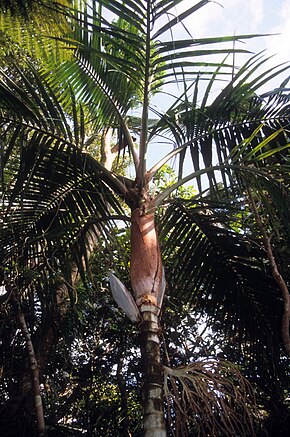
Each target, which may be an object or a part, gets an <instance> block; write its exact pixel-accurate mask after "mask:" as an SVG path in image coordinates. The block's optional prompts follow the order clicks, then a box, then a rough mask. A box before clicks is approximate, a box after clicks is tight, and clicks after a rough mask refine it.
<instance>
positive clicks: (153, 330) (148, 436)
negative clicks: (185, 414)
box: [140, 303, 166, 437]
mask: <svg viewBox="0 0 290 437" xmlns="http://www.w3.org/2000/svg"><path fill="white" fill-rule="evenodd" d="M157 311H158V308H157V307H156V306H155V305H153V304H151V303H148V304H146V303H145V304H142V305H141V306H140V312H141V315H142V323H141V326H140V337H141V363H142V373H143V391H142V402H143V427H144V436H145V437H165V436H166V429H165V420H164V406H163V371H162V365H161V361H160V339H159V334H160V328H159V323H158V319H159V318H158V315H157Z"/></svg>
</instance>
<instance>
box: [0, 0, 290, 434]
mask: <svg viewBox="0 0 290 437" xmlns="http://www.w3.org/2000/svg"><path fill="white" fill-rule="evenodd" d="M179 3H181V2H172V1H169V0H168V1H166V2H156V1H146V2H143V1H140V2H135V3H134V4H129V5H127V6H126V5H124V4H123V2H120V1H113V2H112V1H110V2H102V5H99V4H98V3H97V2H92V3H90V4H88V5H84V6H83V7H82V9H80V10H79V11H76V9H72V10H71V11H69V22H70V25H71V26H72V27H73V33H72V34H71V35H68V36H67V38H65V39H64V38H63V39H62V42H63V43H65V44H67V45H69V46H70V48H71V49H70V52H71V51H72V52H73V54H74V56H73V57H70V58H69V59H68V60H66V61H64V62H62V63H61V64H60V65H56V64H55V58H52V59H51V60H49V59H48V61H47V62H46V64H45V65H43V64H40V66H41V70H40V71H39V69H38V68H36V67H35V66H34V65H33V63H32V62H31V61H28V62H27V64H26V65H25V66H23V67H22V68H19V67H18V66H17V65H16V59H13V56H12V57H11V58H10V63H9V64H7V65H6V66H5V68H4V69H3V70H2V81H1V83H0V95H1V109H2V112H1V131H2V142H1V144H2V158H3V159H2V160H1V162H2V168H1V174H2V197H3V203H2V205H3V206H2V215H1V220H2V229H1V235H0V238H1V246H2V248H3V254H2V256H1V265H2V276H3V278H4V277H5V276H6V277H8V278H9V281H10V283H11V282H12V284H13V286H14V287H15V289H17V290H19V291H20V292H21V293H24V292H25V293H28V294H29V292H28V290H29V291H30V293H31V296H34V298H33V299H34V300H35V302H40V304H41V306H42V308H44V307H45V306H46V305H47V302H49V299H50V293H51V289H50V286H48V287H47V288H44V287H43V284H46V285H49V284H54V296H56V295H57V293H58V291H59V289H60V288H59V286H60V285H61V286H63V285H65V290H66V291H65V292H66V293H67V294H68V295H69V296H70V298H71V301H72V302H75V301H76V294H75V293H76V291H75V286H74V285H75V284H74V279H73V276H74V275H73V274H72V270H75V266H78V269H79V272H80V274H81V275H82V276H83V279H85V276H84V269H83V267H84V265H85V264H86V261H87V259H88V253H90V252H91V250H92V244H93V246H96V245H97V244H98V243H97V242H98V241H99V240H100V238H101V236H102V237H104V238H105V240H106V242H107V244H108V245H109V243H110V242H111V241H112V238H113V235H114V232H113V228H114V223H115V222H116V220H122V219H124V218H125V219H126V220H128V221H129V222H131V261H130V282H131V289H132V295H131V294H130V293H129V292H128V291H127V290H126V289H125V287H124V286H123V285H122V284H120V283H119V282H118V281H117V279H114V278H115V277H114V276H112V277H111V278H112V281H111V282H112V284H113V292H114V295H115V297H116V300H117V301H118V302H120V303H121V306H122V307H123V309H125V310H126V312H127V313H129V314H130V315H131V317H132V318H133V320H134V321H139V320H141V321H142V323H140V325H139V326H140V331H141V354H142V363H143V375H144V394H143V406H144V430H145V433H146V432H147V433H148V435H151V434H150V433H151V432H152V435H154V432H158V433H159V434H158V435H165V433H166V431H165V424H164V411H163V408H164V407H163V402H162V393H163V381H162V373H163V371H162V366H161V362H160V346H159V333H160V329H159V322H160V310H161V309H162V302H163V294H164V288H165V280H164V274H163V267H162V264H163V262H162V260H161V252H163V253H164V255H163V257H164V259H165V260H166V263H168V264H169V265H170V266H171V268H170V274H169V273H168V275H167V277H168V279H169V278H170V281H169V284H168V290H172V291H171V293H172V295H176V296H179V297H180V299H181V301H182V302H183V303H188V301H192V302H193V301H194V302H195V301H197V302H199V305H201V308H205V307H207V308H208V312H209V313H210V308H211V309H212V317H219V319H221V318H222V317H224V323H225V325H227V326H231V327H232V330H234V331H235V332H237V331H236V329H235V326H236V324H237V325H239V329H240V330H239V332H240V333H241V335H240V339H239V340H240V341H242V340H243V341H244V342H245V343H246V342H247V340H248V339H251V353H252V354H253V356H255V357H262V356H263V360H264V359H265V348H264V346H263V345H264V344H265V343H263V342H265V341H266V340H267V342H268V343H269V346H268V348H267V352H269V353H267V354H266V356H267V357H266V358H267V360H268V362H270V361H271V360H272V361H271V362H272V365H273V368H274V367H275V363H273V357H275V359H276V358H277V361H278V360H279V359H278V352H277V351H278V349H279V344H280V336H279V328H277V325H279V320H280V317H281V314H280V313H281V308H282V300H281V298H280V297H279V294H278V291H277V289H276V288H277V287H276V286H275V284H274V283H272V282H270V281H269V274H270V273H269V272H267V265H266V268H265V263H263V262H261V257H262V254H263V251H261V248H259V249H257V248H256V244H258V243H259V237H258V240H257V241H256V240H255V245H254V246H253V244H252V242H251V241H250V242H249V241H248V239H247V238H245V235H244V234H245V229H244V223H246V224H247V226H248V227H249V229H250V230H251V237H253V236H252V234H255V232H256V233H257V234H258V232H257V229H256V228H254V225H253V224H252V223H253V222H252V220H251V218H252V210H251V207H250V206H249V205H250V204H249V200H248V198H249V190H250V193H251V196H252V198H254V200H255V202H256V203H257V202H259V208H260V209H259V211H260V215H261V216H262V217H263V215H265V216H266V214H267V217H268V222H267V229H268V228H269V230H270V231H271V232H272V231H275V233H276V235H277V242H278V241H279V238H281V236H283V238H288V226H289V225H288V223H289V218H288V215H289V213H288V208H287V204H288V173H289V172H288V169H289V168H288V156H287V148H288V123H289V109H288V99H289V97H288V92H287V89H286V88H285V86H286V82H284V83H283V84H282V85H281V87H280V88H279V89H276V90H273V91H271V92H270V93H268V94H264V95H262V96H258V95H257V90H258V88H259V87H260V86H262V85H264V84H265V83H266V82H267V81H268V80H270V79H271V78H272V77H273V76H274V75H277V74H278V73H282V72H284V71H285V70H286V69H287V67H285V66H278V67H277V68H276V69H275V71H273V70H271V71H268V72H267V71H266V72H265V71H264V72H263V73H262V74H256V75H255V76H254V73H256V70H257V68H258V67H261V66H263V64H264V62H265V60H264V59H263V58H261V57H260V56H258V55H257V56H254V57H251V58H250V59H249V60H248V61H247V62H246V64H245V65H244V66H243V67H242V68H240V69H239V70H237V72H236V73H235V72H233V71H234V70H233V66H232V65H230V63H227V61H224V62H216V61H213V62H208V59H207V60H206V62H205V61H204V60H203V58H202V57H203V56H205V55H206V56H208V57H210V56H211V55H213V56H215V55H219V54H221V55H223V56H224V54H229V53H232V52H239V51H242V50H239V49H232V48H231V46H230V48H229V47H228V46H227V47H226V48H222V49H220V48H218V49H217V48H216V44H217V43H226V44H231V42H232V41H235V40H238V39H240V38H241V37H240V36H235V37H231V38H229V37H226V38H220V37H219V38H207V39H202V40H198V39H187V40H182V41H173V40H172V39H171V38H170V39H169V40H167V39H166V35H167V34H168V32H169V31H170V30H171V29H173V28H174V27H175V26H176V25H177V23H178V22H180V21H182V20H183V19H184V18H186V17H188V16H189V15H190V14H192V13H194V12H195V11H196V10H198V9H200V8H201V7H203V6H206V4H207V3H209V2H208V1H200V2H198V3H197V4H195V5H194V6H192V7H190V9H188V10H187V11H186V12H184V13H181V14H180V15H179V16H178V17H176V16H174V17H173V18H172V19H169V20H168V21H167V22H166V24H164V22H163V23H162V24H160V20H162V18H163V17H164V16H167V14H168V13H171V10H172V8H173V7H174V6H175V5H178V4H179ZM108 13H110V14H112V13H113V14H114V16H115V17H116V19H114V20H113V21H109V19H108ZM170 16H171V15H170ZM161 22H162V21H161ZM244 38H246V36H244ZM200 46H204V47H205V48H203V49H202V50H201V49H200ZM209 47H210V48H209ZM211 47H212V48H211ZM198 57H201V61H198V62H196V60H195V59H196V58H197V59H199V58H198ZM220 75H225V76H226V77H228V78H229V81H228V85H226V87H225V88H224V89H223V91H222V92H221V93H220V94H219V96H218V97H217V98H216V99H215V100H214V101H213V102H210V100H209V98H210V92H211V90H212V88H213V86H214V84H215V83H216V81H217V79H218V78H219V77H220ZM201 78H208V85H207V87H206V88H205V89H203V97H202V99H201V104H198V96H199V94H198V93H199V89H200V87H201ZM180 79H182V80H183V81H184V93H183V94H182V95H181V96H180V97H179V98H178V99H177V101H176V102H175V103H174V104H173V105H172V106H171V107H170V108H169V110H168V111H166V113H164V114H156V111H155V115H158V116H159V117H158V119H156V120H151V119H150V118H149V110H150V95H152V94H154V93H157V92H158V91H159V90H160V89H161V86H162V85H164V84H168V83H171V82H172V81H176V80H177V81H179V80H180ZM188 81H190V82H188ZM189 83H190V84H189ZM191 90H192V92H191ZM138 102H140V104H141V111H140V112H141V116H140V118H132V117H130V116H129V109H130V108H132V105H136V104H137V103H138ZM108 128H111V129H113V131H114V132H115V138H116V143H117V146H116V148H117V149H118V150H119V152H120V153H119V160H121V159H122V154H126V153H128V154H129V156H130V157H131V159H132V166H133V167H134V169H135V176H134V177H133V178H130V179H129V178H128V177H125V176H124V175H123V174H118V173H116V172H114V171H110V170H108V169H107V168H106V167H105V166H104V165H103V164H102V163H101V162H100V159H98V156H97V155H94V154H92V153H90V151H91V150H92V148H94V145H95V144H96V139H97V135H100V136H102V135H103V136H104V134H105V133H106V132H107V130H108ZM156 135H159V136H166V138H167V139H168V141H169V142H171V144H172V145H173V150H172V152H170V153H169V154H167V155H166V156H165V157H164V158H162V159H161V160H160V161H159V162H157V163H156V165H154V166H153V167H152V168H151V169H148V168H147V163H146V156H147V152H148V146H149V144H150V141H152V140H153V139H154V136H156ZM135 142H137V143H138V147H136V145H135ZM188 150H189V151H190V154H191V158H192V163H193V169H194V172H193V173H192V174H189V175H184V172H183V167H184V163H185V162H186V161H188V155H187V151H188ZM173 157H176V158H178V159H179V171H178V181H177V182H176V183H175V184H173V185H172V186H170V187H167V188H165V189H164V190H162V191H160V192H158V191H157V192H154V189H153V186H152V182H153V181H154V178H155V177H156V175H157V174H158V171H159V170H160V169H161V168H162V166H163V165H164V164H165V163H166V162H168V161H169V160H170V159H171V158H173ZM201 158H202V160H201ZM202 161H203V163H202ZM217 174H219V179H218V178H217ZM202 175H207V176H208V180H209V187H210V191H209V193H206V196H205V194H204V186H203V185H202V182H201V179H200V177H201V176H202ZM192 178H197V183H198V187H199V191H200V194H198V195H197V196H196V197H195V198H194V199H192V200H191V201H190V202H188V201H184V200H182V199H179V200H176V199H173V200H172V199H170V195H171V193H173V192H174V191H175V190H176V189H177V188H178V187H179V186H181V185H182V184H184V183H186V182H187V181H188V180H190V179H192ZM219 181H222V182H219ZM233 198H234V199H237V202H235V201H234V200H233ZM164 202H167V203H164ZM124 204H126V205H127V207H129V208H130V210H131V212H130V213H128V209H126V208H125V206H124ZM237 204H238V205H239V207H240V208H241V210H240V211H239V212H238V213H237V210H236V205H237ZM158 207H160V208H161V212H162V213H163V217H162V218H161V220H160V238H161V239H162V240H161V241H162V242H163V243H162V247H160V239H159V237H158V236H157V233H156V224H155V212H157V208H158ZM163 211H164V212H163ZM231 214H232V215H231ZM239 214H240V215H241V216H240V217H239ZM237 217H238V218H237ZM241 222H242V224H241ZM264 226H265V227H266V224H265V225H264ZM246 236H247V234H246ZM254 237H255V235H254ZM253 239H254V238H253ZM221 242H222V243H221ZM278 244H279V243H278ZM258 247H259V246H258ZM221 251H223V252H224V253H225V254H226V257H225V260H224V262H222V260H221V259H218V258H216V257H213V256H212V254H213V253H215V254H216V253H221ZM165 267H166V265H165ZM114 271H115V273H117V269H115V270H114ZM57 281H58V286H56V283H57ZM6 285H7V280H6ZM184 290H185V291H184ZM6 291H7V293H6V294H4V297H2V300H3V301H4V300H5V301H9V298H10V296H9V293H8V289H6ZM181 291H182V293H181ZM21 293H20V294H21ZM35 293H36V294H35ZM36 296H37V297H36ZM132 296H133V297H132ZM54 299H56V297H54ZM237 301H238V303H239V308H238V311H237V307H236V304H237ZM241 302H242V306H243V305H245V308H246V311H245V310H243V309H242V306H241ZM269 302H270V303H271V310H272V309H273V307H274V306H275V308H276V307H277V311H275V312H272V311H271V312H270V313H271V314H269ZM45 312H46V314H49V311H47V310H46V311H45ZM225 316H226V317H225ZM286 316H287V317H288V324H289V311H288V315H287V314H286ZM253 321H255V323H253ZM257 321H258V323H259V326H261V327H263V329H261V330H259V332H257V329H256V326H257ZM234 322H235V323H234ZM233 326H234V328H233ZM265 327H267V329H266V328H265ZM269 332H272V333H273V341H272V342H271V341H269V338H268V337H269ZM288 338H289V337H288ZM283 340H284V346H285V348H286V349H287V348H288V344H287V341H288V340H287V338H284V339H283ZM273 351H274V353H273ZM152 405H154V408H152ZM156 429H157V431H154V430H156Z"/></svg>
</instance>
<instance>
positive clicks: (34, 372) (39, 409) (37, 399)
mask: <svg viewBox="0 0 290 437" xmlns="http://www.w3.org/2000/svg"><path fill="white" fill-rule="evenodd" d="M17 319H18V323H19V326H20V329H21V331H22V334H23V336H24V338H25V344H26V349H27V352H28V358H29V365H30V373H31V387H32V394H33V399H34V408H35V414H36V420H37V431H38V437H43V436H45V422H44V414H43V405H42V399H41V394H40V387H39V374H38V366H37V361H36V357H35V352H34V347H33V343H32V341H31V336H30V333H29V331H28V328H27V324H26V320H25V317H24V315H23V313H22V311H21V308H20V305H19V302H18V308H17Z"/></svg>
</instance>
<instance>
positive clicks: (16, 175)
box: [0, 69, 126, 271]
mask: <svg viewBox="0 0 290 437" xmlns="http://www.w3.org/2000/svg"><path fill="white" fill-rule="evenodd" d="M14 72H15V77H16V74H17V73H19V75H18V80H20V79H21V85H22V87H20V86H18V85H17V81H16V80H12V79H11V78H10V77H9V76H7V75H6V74H5V73H4V72H3V75H2V77H3V81H2V82H1V84H0V94H1V96H2V97H3V99H2V100H1V130H2V135H1V156H2V159H1V175H2V177H1V192H2V207H1V220H2V227H1V235H0V239H1V247H2V254H1V260H2V268H5V266H6V267H8V266H10V268H11V266H12V265H13V264H15V263H18V261H19V259H20V258H21V263H22V267H23V268H24V267H25V268H31V269H35V270H36V271H37V270H38V269H45V268H47V267H48V260H49V259H60V258H61V257H62V256H63V255H62V254H63V252H64V251H65V250H66V251H68V250H69V251H70V252H71V253H72V254H73V251H72V248H73V247H75V256H78V257H79V259H78V261H79V265H81V264H82V257H83V256H85V253H86V251H87V250H88V248H89V247H90V244H91V241H90V238H91V236H90V232H93V233H95V234H99V235H100V234H102V233H103V232H105V233H106V232H108V233H109V229H110V226H111V225H110V220H111V223H112V221H113V222H114V220H116V219H117V218H119V219H120V218H121V215H122V214H123V212H122V208H121V206H120V203H119V201H118V198H117V197H118V195H119V196H121V197H124V195H125V192H126V186H125V185H124V183H123V182H121V181H120V180H119V179H117V178H116V177H115V176H114V175H113V174H110V173H109V172H108V171H107V170H106V169H105V168H104V167H103V166H102V165H101V164H100V163H99V162H98V161H97V160H95V159H94V158H93V157H92V156H90V155H88V154H87V152H86V141H87V140H88V141H89V140H90V138H85V134H84V127H83V125H84V118H83V117H84V114H83V113H82V111H81V108H80V107H77V106H74V108H72V110H71V113H72V114H73V116H72V117H71V118H70V116H69V115H68V114H67V113H65V112H64V111H63V109H62V107H61V105H60V103H59V102H58V100H57V96H56V95H55V94H54V93H53V92H52V91H51V90H50V89H49V87H47V85H46V84H45V83H42V82H41V80H40V77H39V76H38V74H37V73H36V72H35V71H34V70H33V69H31V70H30V76H29V80H28V77H27V76H26V75H25V74H24V73H20V72H19V71H17V69H16V70H14ZM15 77H14V79H15ZM72 102H74V100H73V99H72ZM112 190H113V192H112ZM107 235H108V234H107Z"/></svg>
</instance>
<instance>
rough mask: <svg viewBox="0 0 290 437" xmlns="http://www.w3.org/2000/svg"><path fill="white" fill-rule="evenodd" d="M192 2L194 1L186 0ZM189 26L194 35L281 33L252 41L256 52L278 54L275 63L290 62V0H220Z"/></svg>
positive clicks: (207, 7) (249, 46)
mask: <svg viewBox="0 0 290 437" xmlns="http://www.w3.org/2000/svg"><path fill="white" fill-rule="evenodd" d="M186 3H187V4H188V5H191V4H192V0H188V1H187V2H186ZM186 24H187V26H188V28H189V29H190V31H191V33H192V34H193V37H203V36H218V35H233V34H255V33H259V34H265V33H270V34H279V35H275V36H266V37H262V38H257V39H255V40H248V41H247V43H246V47H247V49H249V50H252V51H254V52H259V51H261V50H263V49H266V50H267V54H269V55H276V56H275V57H274V59H273V63H275V64H278V63H280V62H285V61H290V1H289V0H248V1H247V0H218V1H217V2H214V1H213V2H212V3H210V4H208V5H206V6H204V7H203V8H201V9H200V10H199V11H198V12H196V13H195V15H193V16H192V18H190V19H188V20H187V23H186Z"/></svg>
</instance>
